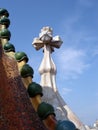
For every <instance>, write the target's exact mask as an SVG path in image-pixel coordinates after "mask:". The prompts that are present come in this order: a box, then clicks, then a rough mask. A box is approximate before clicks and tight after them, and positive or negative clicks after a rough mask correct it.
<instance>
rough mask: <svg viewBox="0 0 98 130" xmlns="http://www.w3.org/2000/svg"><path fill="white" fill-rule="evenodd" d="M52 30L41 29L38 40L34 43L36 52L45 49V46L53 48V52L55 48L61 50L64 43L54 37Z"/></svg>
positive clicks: (57, 37) (48, 28) (47, 28)
mask: <svg viewBox="0 0 98 130" xmlns="http://www.w3.org/2000/svg"><path fill="white" fill-rule="evenodd" d="M52 33H53V31H52V28H50V27H43V28H42V29H41V33H40V34H39V37H38V38H35V39H34V41H33V45H34V47H35V49H36V50H39V49H41V48H43V47H44V45H49V46H50V47H51V51H54V48H60V46H61V44H62V41H61V39H60V37H59V36H55V37H53V36H52Z"/></svg>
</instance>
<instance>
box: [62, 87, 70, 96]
mask: <svg viewBox="0 0 98 130" xmlns="http://www.w3.org/2000/svg"><path fill="white" fill-rule="evenodd" d="M70 92H72V89H70V88H65V87H63V88H62V89H60V93H61V94H62V97H65V95H67V94H69V93H70Z"/></svg>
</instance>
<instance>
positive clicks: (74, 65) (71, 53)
mask: <svg viewBox="0 0 98 130" xmlns="http://www.w3.org/2000/svg"><path fill="white" fill-rule="evenodd" d="M57 57H58V60H57V61H56V62H57V65H58V69H59V70H60V75H61V74H63V75H64V78H65V79H70V78H71V79H74V78H77V76H78V75H79V74H82V73H83V71H84V70H85V69H86V68H88V67H89V64H87V63H86V62H85V58H86V54H85V52H84V51H82V50H76V49H73V48H67V49H64V50H63V51H61V52H60V53H58V54H57Z"/></svg>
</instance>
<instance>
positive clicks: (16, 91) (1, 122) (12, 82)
mask: <svg viewBox="0 0 98 130" xmlns="http://www.w3.org/2000/svg"><path fill="white" fill-rule="evenodd" d="M0 130H45V127H44V125H43V124H42V122H41V121H40V119H39V118H38V116H37V114H36V112H35V111H34V109H33V108H32V105H31V102H30V100H29V97H28V93H27V91H26V89H25V87H24V86H23V84H22V82H21V77H20V76H19V74H18V69H17V64H16V61H14V59H12V58H10V57H8V56H6V55H5V54H4V53H3V52H2V47H1V44H0Z"/></svg>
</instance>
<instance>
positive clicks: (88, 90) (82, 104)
mask: <svg viewBox="0 0 98 130" xmlns="http://www.w3.org/2000/svg"><path fill="white" fill-rule="evenodd" d="M0 6H1V8H6V9H7V10H8V11H9V13H10V17H9V18H10V21H11V25H10V27H9V30H10V31H11V39H10V42H11V43H12V44H14V46H15V48H16V52H17V51H24V52H26V54H27V55H28V57H29V64H30V65H31V66H32V67H33V69H34V72H35V74H34V79H33V80H34V81H36V82H38V83H39V82H40V75H39V72H38V67H39V65H40V63H41V60H42V57H43V53H42V50H40V51H36V50H35V49H34V48H33V46H32V41H33V39H34V38H35V37H38V35H39V33H40V30H41V28H42V27H43V26H50V27H52V28H53V32H54V36H56V35H59V36H60V37H61V38H62V40H63V44H62V46H61V48H60V49H55V52H54V53H53V54H52V57H53V60H54V62H55V64H56V66H57V77H56V81H57V86H58V90H59V91H60V94H61V95H62V97H63V98H64V100H65V101H66V103H67V104H68V105H69V107H70V108H71V109H72V110H73V112H74V113H75V114H76V115H77V116H78V117H79V119H80V120H81V121H82V122H83V123H84V124H87V125H92V124H93V123H94V121H95V120H96V119H98V0H25V1H24V0H21V1H19V0H16V1H15V0H14V1H13V0H0Z"/></svg>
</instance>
